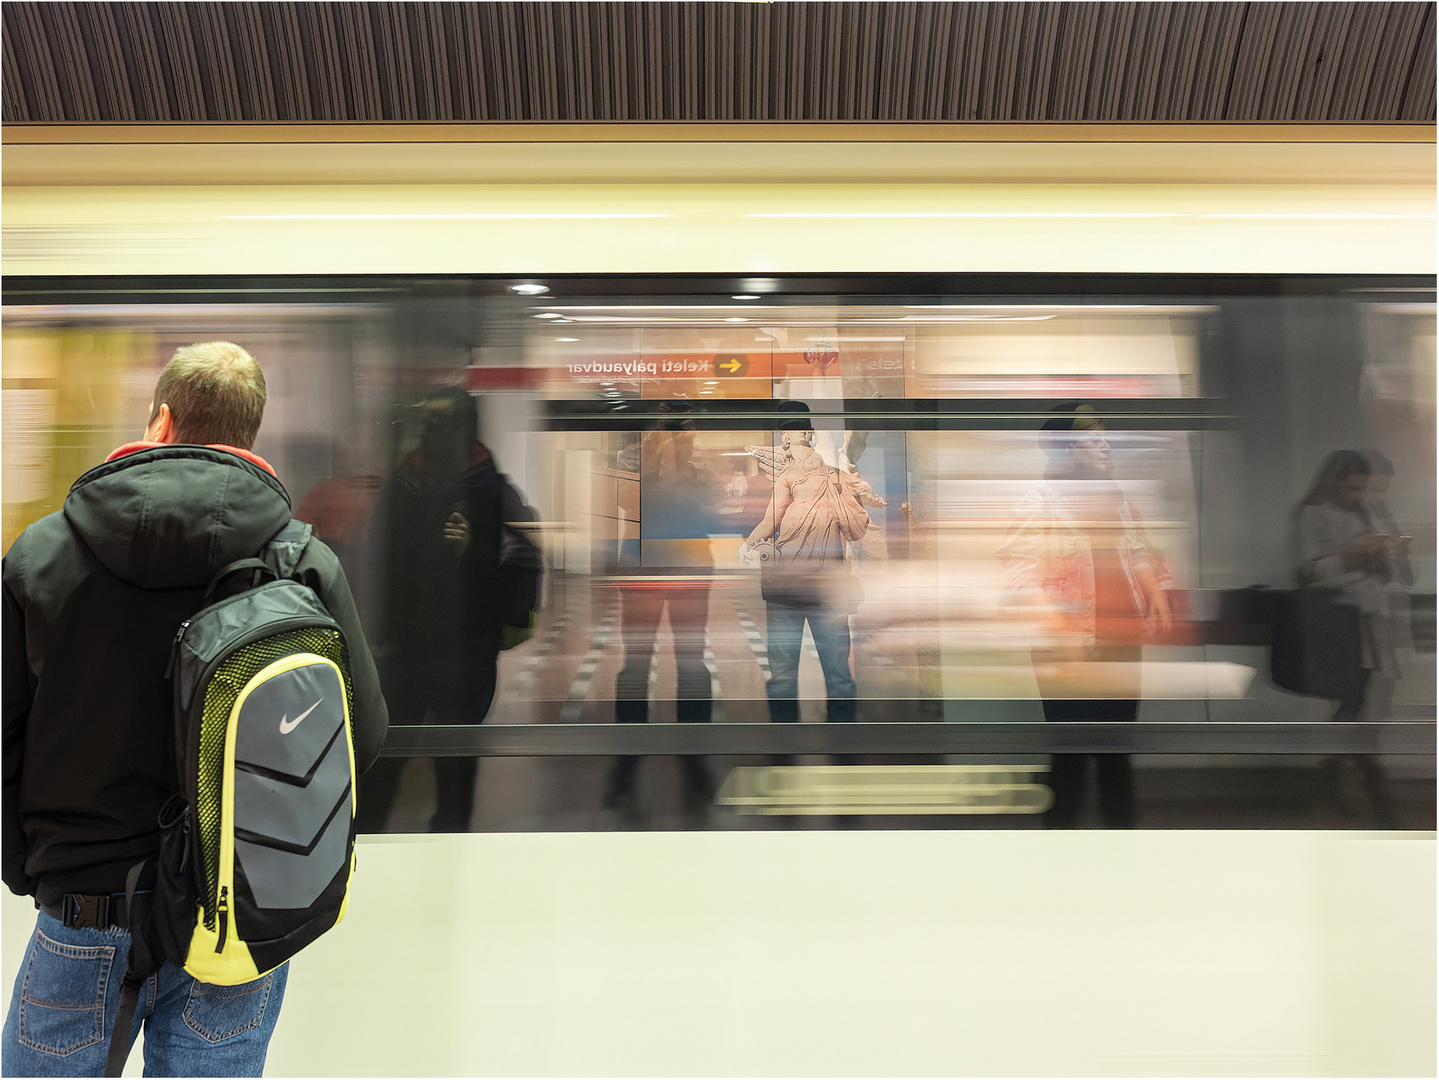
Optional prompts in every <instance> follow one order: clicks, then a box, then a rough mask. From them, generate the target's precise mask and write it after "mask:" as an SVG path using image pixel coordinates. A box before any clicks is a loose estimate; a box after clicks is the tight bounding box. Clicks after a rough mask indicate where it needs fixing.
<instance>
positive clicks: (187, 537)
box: [64, 445, 290, 589]
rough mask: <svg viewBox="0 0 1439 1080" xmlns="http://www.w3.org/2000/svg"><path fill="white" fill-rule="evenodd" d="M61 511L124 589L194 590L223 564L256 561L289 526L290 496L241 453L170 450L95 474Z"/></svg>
mask: <svg viewBox="0 0 1439 1080" xmlns="http://www.w3.org/2000/svg"><path fill="white" fill-rule="evenodd" d="M255 460H256V461H258V460H259V459H255ZM261 464H263V462H261ZM64 512H65V519H66V520H67V521H68V522H69V523H70V526H71V528H73V529H74V530H75V532H76V533H77V534H78V535H79V537H80V539H81V540H83V541H84V543H85V546H86V547H88V548H89V549H90V552H91V554H93V555H94V556H95V558H97V559H98V560H99V561H100V563H101V565H103V566H104V567H105V569H106V570H108V571H110V573H112V574H114V575H115V576H116V577H118V578H120V579H121V580H122V581H126V582H128V583H130V584H132V585H137V586H139V587H140V588H145V589H175V588H194V587H196V586H203V585H207V584H209V581H210V579H211V578H212V577H213V576H214V575H215V572H216V571H217V570H219V569H220V567H222V566H224V565H225V564H226V563H230V562H234V561H235V560H236V559H246V558H250V557H252V556H254V555H255V554H257V553H258V552H259V551H260V549H261V548H262V547H264V545H265V544H266V543H268V542H269V540H270V538H271V537H273V536H274V535H275V534H276V533H277V532H279V531H280V530H281V529H282V528H284V526H285V525H286V523H287V522H288V521H289V520H290V496H289V495H288V494H287V493H286V492H285V488H284V485H282V484H281V483H280V481H279V480H277V479H276V478H275V477H274V476H272V475H270V473H269V472H267V471H266V470H265V469H263V468H261V467H260V466H259V465H257V464H255V463H254V462H253V461H251V460H247V458H244V457H241V456H240V455H239V454H236V453H231V452H230V451H228V450H220V449H215V448H212V447H208V446H188V445H170V446H157V447H153V448H148V449H140V450H137V451H135V452H132V453H127V454H125V455H124V456H121V457H118V458H112V459H111V460H110V461H107V462H105V464H103V465H99V466H97V467H96V468H93V469H91V470H90V471H89V472H87V473H86V474H85V475H84V476H82V477H80V479H78V480H76V481H75V484H74V486H73V487H71V488H70V494H69V496H68V497H67V498H66V499H65V511H64Z"/></svg>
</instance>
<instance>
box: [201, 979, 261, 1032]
mask: <svg viewBox="0 0 1439 1080" xmlns="http://www.w3.org/2000/svg"><path fill="white" fill-rule="evenodd" d="M273 979H274V972H271V973H270V974H269V975H265V976H263V977H261V978H259V979H255V980H254V981H253V982H247V983H242V984H240V985H239V986H213V985H211V984H209V983H202V982H199V981H196V982H195V983H194V984H193V985H192V986H191V987H190V996H189V999H188V1000H187V1001H186V1002H185V1026H186V1027H188V1028H189V1029H190V1030H191V1031H193V1032H194V1033H195V1034H196V1035H198V1036H200V1038H202V1039H204V1040H205V1041H206V1042H212V1043H217V1042H223V1041H224V1040H225V1039H233V1038H234V1037H235V1036H236V1035H242V1034H244V1033H245V1032H247V1031H249V1030H250V1029H251V1028H255V1027H258V1026H259V1025H260V1024H261V1023H262V1022H263V1021H264V1019H265V1007H266V1006H267V1005H268V1004H269V1001H270V984H271V982H272V981H273Z"/></svg>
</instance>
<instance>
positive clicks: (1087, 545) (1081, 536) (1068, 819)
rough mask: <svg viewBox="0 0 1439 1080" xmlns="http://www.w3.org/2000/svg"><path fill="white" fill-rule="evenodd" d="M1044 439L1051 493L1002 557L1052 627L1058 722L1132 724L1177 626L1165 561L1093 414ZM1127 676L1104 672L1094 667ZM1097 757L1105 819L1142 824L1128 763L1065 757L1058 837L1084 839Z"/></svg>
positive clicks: (1044, 689)
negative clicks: (1155, 641) (1088, 786)
mask: <svg viewBox="0 0 1439 1080" xmlns="http://www.w3.org/2000/svg"><path fill="white" fill-rule="evenodd" d="M1053 411H1054V412H1055V413H1056V414H1058V415H1056V416H1055V417H1054V418H1053V419H1051V420H1048V421H1046V422H1045V423H1044V425H1043V427H1042V428H1041V436H1040V445H1041V447H1042V448H1043V450H1044V453H1045V456H1046V458H1047V468H1046V470H1045V474H1044V481H1045V482H1044V483H1043V484H1042V485H1041V486H1039V487H1037V488H1036V489H1035V490H1034V491H1032V492H1030V494H1029V495H1028V496H1026V497H1025V499H1024V500H1023V502H1021V503H1020V506H1019V508H1018V510H1017V511H1016V513H1015V516H1014V519H1013V521H1012V522H1011V524H1010V528H1009V531H1008V533H1007V534H1006V536H1005V539H1004V542H1003V543H1002V545H1001V546H1000V549H999V552H998V556H999V559H1000V561H1001V562H1002V563H1003V564H1004V567H1005V572H1006V575H1007V576H1008V578H1009V583H1010V587H1011V588H1012V589H1013V590H1014V591H1015V592H1016V593H1018V594H1019V595H1020V596H1022V597H1023V598H1024V599H1025V601H1026V602H1027V603H1028V604H1029V605H1030V606H1032V607H1033V608H1034V609H1035V612H1036V614H1037V615H1038V617H1039V619H1040V625H1041V626H1042V627H1043V631H1042V634H1041V635H1040V638H1041V640H1042V643H1040V641H1036V643H1035V644H1034V645H1033V646H1032V647H1031V654H1032V657H1033V660H1034V671H1035V679H1036V681H1037V682H1038V684H1039V692H1040V696H1041V698H1042V699H1043V706H1044V718H1045V719H1046V720H1048V721H1061V722H1062V721H1081V720H1092V721H1100V720H1134V719H1136V718H1137V717H1138V715H1139V700H1138V698H1139V665H1140V661H1141V660H1142V657H1143V650H1142V646H1143V642H1144V641H1145V639H1146V638H1147V637H1154V636H1163V635H1164V634H1165V633H1167V632H1168V630H1169V626H1170V619H1171V616H1170V605H1169V599H1168V596H1167V595H1166V590H1167V589H1168V588H1169V587H1170V586H1171V585H1172V582H1171V581H1170V578H1169V573H1168V570H1167V569H1166V567H1165V564H1164V559H1163V557H1162V556H1161V555H1160V553H1159V552H1158V551H1157V550H1156V549H1155V548H1154V547H1153V546H1151V544H1150V543H1149V540H1148V538H1147V536H1146V535H1145V532H1144V529H1143V526H1142V524H1141V522H1140V519H1139V515H1138V513H1137V512H1136V511H1135V509H1134V507H1133V506H1132V505H1131V504H1130V502H1129V500H1128V499H1127V498H1126V497H1125V495H1124V492H1123V491H1122V490H1121V489H1120V487H1119V485H1118V484H1116V483H1115V482H1114V475H1113V472H1112V471H1111V468H1110V462H1109V450H1110V447H1109V442H1108V440H1107V439H1106V437H1105V431H1104V424H1103V423H1102V422H1101V421H1100V420H1099V418H1098V417H1097V416H1095V415H1094V410H1093V408H1092V407H1091V406H1088V405H1064V406H1060V407H1059V408H1056V409H1054V410H1053ZM1097 664H1104V665H1123V666H1122V667H1106V668H1104V669H1102V671H1103V674H1101V669H1099V668H1096V667H1094V666H1093V665H1097ZM1101 683H1102V684H1104V685H1107V687H1108V689H1107V690H1106V691H1105V693H1106V696H1105V697H1104V698H1099V697H1093V696H1091V697H1075V696H1074V694H1075V690H1076V686H1078V687H1080V688H1083V689H1092V688H1094V687H1096V686H1098V685H1101ZM1091 757H1093V758H1094V761H1095V767H1096V770H1097V773H1098V784H1099V810H1100V815H1101V817H1102V818H1103V821H1104V824H1105V825H1106V826H1109V827H1111V828H1132V827H1133V826H1134V824H1135V821H1136V812H1135V802H1134V777H1133V771H1132V769H1131V767H1130V761H1129V755H1127V754H1093V755H1090V754H1057V755H1055V756H1054V759H1053V763H1052V765H1051V770H1050V781H1049V783H1050V788H1051V789H1052V790H1053V792H1054V805H1053V806H1052V807H1050V809H1049V810H1048V812H1047V813H1046V815H1045V820H1046V823H1047V824H1048V825H1049V826H1051V827H1053V828H1074V827H1075V826H1076V825H1077V824H1078V823H1079V815H1080V809H1081V807H1082V805H1083V799H1084V788H1085V774H1086V769H1087V765H1088V763H1089V759H1090V758H1091Z"/></svg>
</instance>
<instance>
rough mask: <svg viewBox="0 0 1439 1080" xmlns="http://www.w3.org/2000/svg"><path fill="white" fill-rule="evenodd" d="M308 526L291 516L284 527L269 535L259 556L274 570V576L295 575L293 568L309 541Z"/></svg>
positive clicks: (287, 576) (298, 563) (285, 576)
mask: <svg viewBox="0 0 1439 1080" xmlns="http://www.w3.org/2000/svg"><path fill="white" fill-rule="evenodd" d="M310 532H311V529H310V526H309V525H307V524H305V522H303V521H297V520H295V519H294V518H291V519H290V520H289V521H288V522H286V524H285V527H284V528H283V529H281V530H280V531H279V532H277V533H276V534H275V535H274V536H272V537H270V542H269V543H268V544H266V545H265V547H264V549H263V550H262V551H261V552H260V558H261V559H263V560H264V561H265V563H266V564H267V565H268V566H269V567H270V569H271V570H273V571H274V573H275V577H276V578H278V579H281V580H283V579H285V578H290V577H294V576H295V568H296V567H297V566H299V565H300V558H301V556H303V555H304V554H305V546H306V545H307V544H309V542H310Z"/></svg>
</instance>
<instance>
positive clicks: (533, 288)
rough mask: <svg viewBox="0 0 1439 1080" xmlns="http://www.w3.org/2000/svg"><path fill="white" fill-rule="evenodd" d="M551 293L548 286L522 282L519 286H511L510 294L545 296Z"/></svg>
mask: <svg viewBox="0 0 1439 1080" xmlns="http://www.w3.org/2000/svg"><path fill="white" fill-rule="evenodd" d="M549 291H550V287H549V286H548V285H536V284H535V283H534V282H531V281H522V282H520V283H519V284H518V285H511V286H510V292H514V293H519V294H520V295H521V296H543V295H544V294H545V293H547V292H549Z"/></svg>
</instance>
